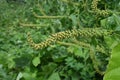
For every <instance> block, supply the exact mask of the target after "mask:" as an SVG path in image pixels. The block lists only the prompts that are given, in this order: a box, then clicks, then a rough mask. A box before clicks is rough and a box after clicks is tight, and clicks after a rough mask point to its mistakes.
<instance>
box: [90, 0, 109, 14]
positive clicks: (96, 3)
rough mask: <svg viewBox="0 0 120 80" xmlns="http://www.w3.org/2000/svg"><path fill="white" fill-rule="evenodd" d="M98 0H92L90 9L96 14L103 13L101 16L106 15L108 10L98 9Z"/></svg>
mask: <svg viewBox="0 0 120 80" xmlns="http://www.w3.org/2000/svg"><path fill="white" fill-rule="evenodd" d="M98 1H100V0H93V2H92V6H91V7H92V10H93V11H94V12H95V13H96V14H98V15H103V16H106V15H108V14H109V13H110V12H109V11H108V10H100V9H99V8H98V7H97V5H98Z"/></svg>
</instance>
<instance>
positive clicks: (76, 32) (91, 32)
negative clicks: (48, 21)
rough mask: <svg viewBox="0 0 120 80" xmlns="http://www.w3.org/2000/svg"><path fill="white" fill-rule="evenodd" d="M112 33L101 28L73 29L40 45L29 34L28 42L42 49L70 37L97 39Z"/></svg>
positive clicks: (58, 34) (55, 35) (60, 33)
mask: <svg viewBox="0 0 120 80" xmlns="http://www.w3.org/2000/svg"><path fill="white" fill-rule="evenodd" d="M111 33H112V31H108V30H105V29H100V28H93V29H92V28H83V29H73V30H67V31H63V32H58V33H56V34H52V35H51V36H50V37H49V38H48V39H46V40H45V41H43V42H41V43H38V44H36V43H34V42H33V40H32V38H31V37H30V34H28V42H29V43H30V45H31V46H32V47H34V48H35V49H42V48H44V47H47V46H49V45H51V44H52V43H54V42H56V41H60V40H63V39H66V38H70V37H77V36H81V37H93V36H95V37H97V36H103V35H108V34H111Z"/></svg>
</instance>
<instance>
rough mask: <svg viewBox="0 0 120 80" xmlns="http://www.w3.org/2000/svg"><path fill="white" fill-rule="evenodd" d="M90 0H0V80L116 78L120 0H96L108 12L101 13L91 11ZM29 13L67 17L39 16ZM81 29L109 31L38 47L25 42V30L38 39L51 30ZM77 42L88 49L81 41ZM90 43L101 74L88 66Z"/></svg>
mask: <svg viewBox="0 0 120 80" xmlns="http://www.w3.org/2000/svg"><path fill="white" fill-rule="evenodd" d="M7 1H8V2H7ZM92 1H93V0H0V80H103V77H104V80H119V77H118V76H119V74H120V73H119V70H120V69H119V63H120V62H119V58H120V56H119V53H120V50H119V48H120V44H119V43H120V1H119V0H101V1H99V4H98V8H100V9H108V10H110V11H111V14H109V15H106V16H101V15H98V14H95V13H94V12H93V11H92V8H91V5H92ZM33 13H36V14H38V15H40V16H44V15H48V16H67V18H66V17H64V18H58V19H39V18H37V17H35V16H34V14H33ZM21 23H22V24H35V25H36V26H23V25H21ZM82 28H101V29H102V28H103V29H106V30H113V31H114V33H113V34H111V35H108V36H102V37H97V38H96V37H92V38H85V37H81V36H78V37H74V38H73V37H72V38H69V39H65V40H62V41H60V42H57V43H53V44H52V45H50V46H47V47H45V48H43V49H39V50H35V49H34V48H32V47H31V46H30V44H29V43H28V41H27V38H28V37H27V33H28V32H29V33H31V37H32V39H33V41H34V42H35V43H39V42H42V41H44V40H46V39H47V38H48V37H49V35H51V34H54V33H57V32H60V31H65V30H71V29H82ZM81 42H84V43H86V45H90V48H89V47H87V48H86V47H84V46H81V44H80V43H81ZM91 48H92V49H94V51H95V59H96V61H97V63H96V64H98V68H99V69H100V70H101V71H106V70H107V71H106V72H105V76H104V75H101V74H100V73H98V72H97V71H96V69H95V68H94V66H95V65H94V64H93V62H92V60H91V58H90V51H91ZM108 63H109V64H108ZM107 65H108V66H107ZM116 67H118V68H117V69H116Z"/></svg>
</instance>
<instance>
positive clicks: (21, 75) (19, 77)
mask: <svg viewBox="0 0 120 80" xmlns="http://www.w3.org/2000/svg"><path fill="white" fill-rule="evenodd" d="M22 77H23V74H22V73H21V72H19V73H18V76H17V78H16V80H20V79H21V78H22Z"/></svg>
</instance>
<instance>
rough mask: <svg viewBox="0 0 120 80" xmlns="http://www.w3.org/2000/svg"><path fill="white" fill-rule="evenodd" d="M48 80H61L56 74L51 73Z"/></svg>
mask: <svg viewBox="0 0 120 80" xmlns="http://www.w3.org/2000/svg"><path fill="white" fill-rule="evenodd" d="M48 80H61V79H60V76H59V74H58V72H55V73H53V74H52V75H51V76H50V77H49V78H48Z"/></svg>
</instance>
